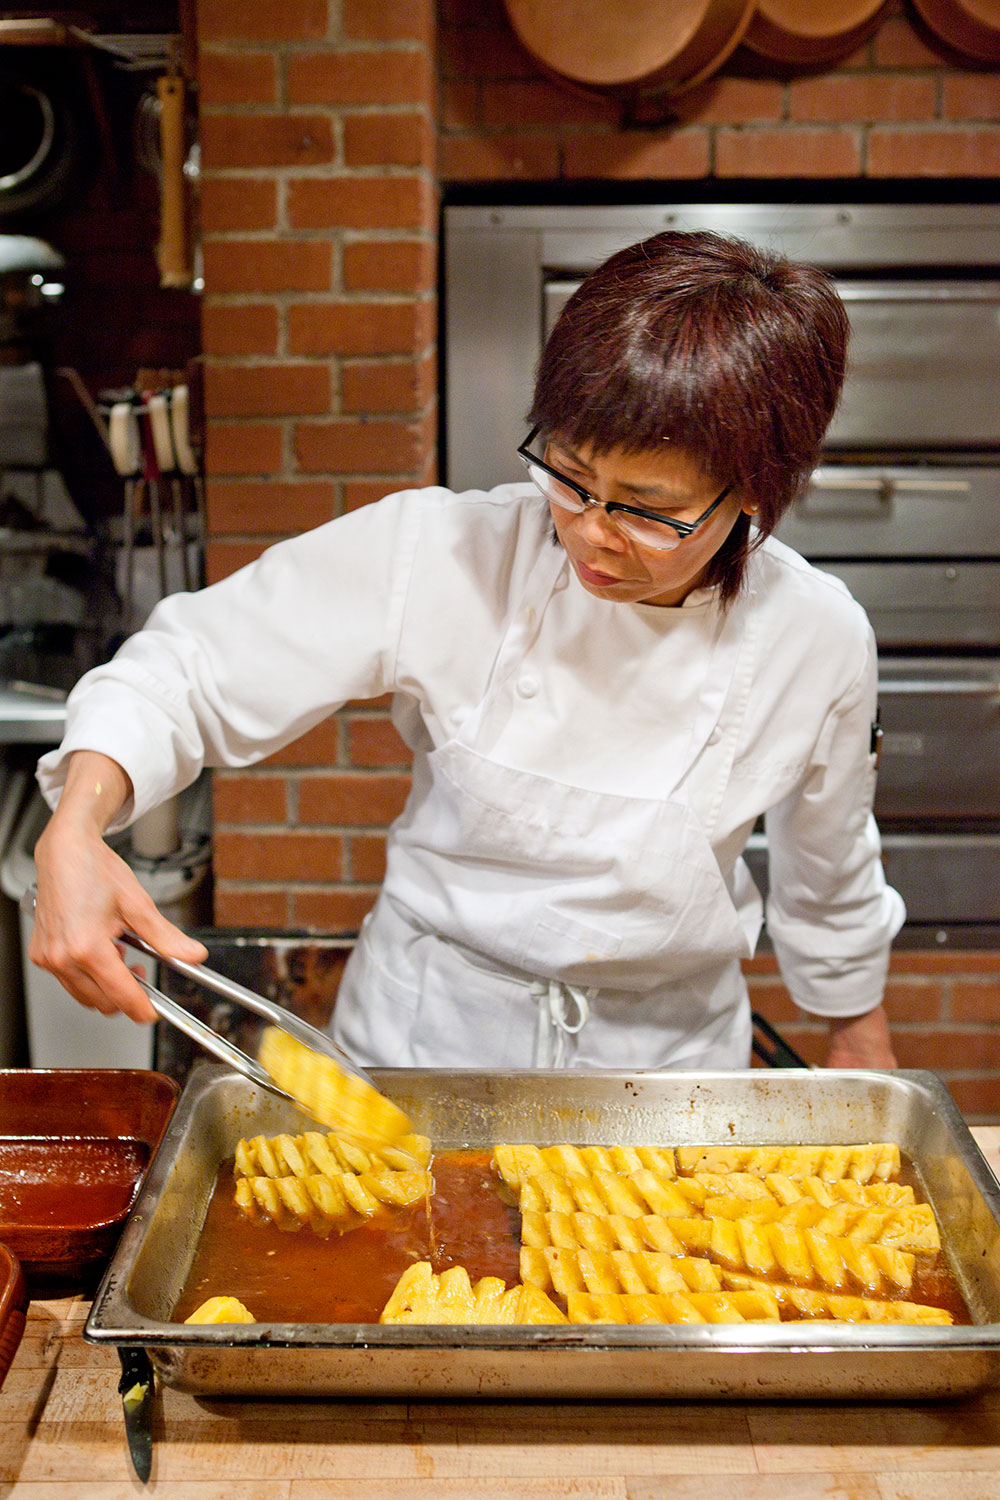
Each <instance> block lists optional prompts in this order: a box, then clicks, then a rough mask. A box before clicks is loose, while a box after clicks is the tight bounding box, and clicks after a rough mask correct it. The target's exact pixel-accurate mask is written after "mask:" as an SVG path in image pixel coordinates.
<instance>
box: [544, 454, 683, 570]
mask: <svg viewBox="0 0 1000 1500" xmlns="http://www.w3.org/2000/svg"><path fill="white" fill-rule="evenodd" d="M526 466H527V470H528V473H529V474H530V476H531V478H532V480H533V481H534V484H535V486H536V488H537V489H539V490H541V492H542V494H543V495H544V496H545V498H546V500H548V501H549V502H550V504H552V505H558V507H559V509H560V510H566V511H570V512H571V513H572V514H573V515H576V516H578V515H580V514H581V513H582V512H583V511H584V510H586V509H587V507H586V505H585V504H584V502H583V501H582V500H581V499H580V497H579V495H578V494H577V493H576V491H575V490H572V489H570V487H569V485H567V484H562V483H560V481H559V480H558V479H557V478H556V477H555V475H554V474H550V473H549V472H548V470H546V469H542V468H540V467H539V466H538V465H537V464H533V463H531V462H530V461H526ZM604 514H605V516H606V517H607V519H608V520H609V521H610V522H611V523H612V525H613V526H615V527H617V529H618V530H619V531H623V532H624V533H625V535H626V536H630V537H631V538H632V540H633V541H635V542H641V543H642V545H643V546H644V547H652V548H654V549H655V550H656V551H657V552H672V551H673V549H674V548H675V547H678V546H679V545H680V543H681V540H682V538H681V536H680V535H679V533H678V532H676V531H674V529H673V528H672V527H671V526H669V525H665V524H664V523H663V522H660V521H646V520H644V519H643V518H642V516H631V515H629V514H628V512H627V511H620V510H613V511H605V512H604Z"/></svg>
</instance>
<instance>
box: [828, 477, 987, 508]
mask: <svg viewBox="0 0 1000 1500" xmlns="http://www.w3.org/2000/svg"><path fill="white" fill-rule="evenodd" d="M809 485H810V488H811V489H816V490H843V491H844V492H845V494H850V493H851V491H853V490H857V491H858V493H859V494H860V493H864V494H869V493H873V494H876V495H878V497H879V499H880V500H882V501H883V502H888V501H889V500H891V499H892V497H893V495H894V494H897V493H899V492H903V493H905V492H906V491H911V492H913V493H914V494H935V495H967V494H968V493H969V491H970V489H971V488H972V486H971V485H970V484H969V481H968V480H967V479H934V478H932V477H931V476H929V475H926V476H925V475H921V476H920V477H919V478H916V477H912V476H910V475H899V474H871V475H868V474H851V475H850V476H849V477H848V476H847V475H844V474H838V473H837V472H836V470H830V469H816V470H814V471H813V475H812V478H811V479H810V480H809Z"/></svg>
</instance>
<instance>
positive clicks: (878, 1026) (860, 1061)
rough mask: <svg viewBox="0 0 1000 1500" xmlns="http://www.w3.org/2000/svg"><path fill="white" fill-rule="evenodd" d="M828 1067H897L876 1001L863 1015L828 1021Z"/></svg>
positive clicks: (883, 1012)
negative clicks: (874, 1005)
mask: <svg viewBox="0 0 1000 1500" xmlns="http://www.w3.org/2000/svg"><path fill="white" fill-rule="evenodd" d="M826 1066H827V1067H828V1068H895V1067H898V1063H897V1062H896V1056H895V1053H894V1052H893V1050H892V1039H891V1037H890V1035H889V1021H888V1017H887V1016H886V1013H885V1007H884V1006H882V1005H877V1006H876V1007H875V1009H874V1010H869V1011H866V1012H865V1014H864V1015H863V1016H847V1017H844V1018H842V1019H840V1020H831V1021H830V1048H829V1052H828V1054H827V1059H826Z"/></svg>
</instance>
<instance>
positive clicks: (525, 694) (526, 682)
mask: <svg viewBox="0 0 1000 1500" xmlns="http://www.w3.org/2000/svg"><path fill="white" fill-rule="evenodd" d="M540 687H541V683H540V682H539V681H538V678H537V677H532V676H531V675H530V674H529V673H527V672H526V673H525V674H524V676H523V677H519V678H518V679H517V695H518V697H519V698H534V697H535V695H536V693H537V692H538V689H539V688H540Z"/></svg>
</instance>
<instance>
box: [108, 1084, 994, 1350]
mask: <svg viewBox="0 0 1000 1500" xmlns="http://www.w3.org/2000/svg"><path fill="white" fill-rule="evenodd" d="M437 1074H440V1075H441V1077H447V1078H449V1079H452V1078H457V1079H461V1077H462V1076H463V1075H465V1076H467V1077H469V1078H473V1077H475V1078H483V1077H489V1078H490V1079H491V1080H494V1081H496V1082H500V1081H502V1080H511V1079H522V1080H526V1079H535V1080H537V1079H538V1078H540V1077H542V1076H544V1072H543V1070H539V1069H523V1070H520V1069H508V1070H503V1071H495V1072H491V1071H489V1070H486V1069H482V1068H446V1069H444V1068H442V1069H431V1068H383V1069H373V1070H372V1076H373V1078H374V1079H375V1081H376V1082H381V1083H382V1084H383V1086H385V1088H386V1090H387V1092H388V1093H390V1095H391V1094H392V1092H393V1090H392V1081H393V1080H394V1079H396V1080H399V1081H400V1082H402V1081H404V1080H405V1079H407V1078H411V1079H412V1078H416V1077H420V1078H425V1077H427V1076H428V1075H431V1076H434V1075H437ZM780 1074H781V1076H782V1078H785V1079H792V1078H796V1077H798V1078H801V1079H807V1080H810V1081H812V1082H815V1079H816V1076H817V1075H816V1071H815V1070H813V1069H802V1068H787V1069H781V1070H780ZM226 1076H228V1077H230V1078H235V1077H236V1075H235V1074H233V1073H232V1072H231V1070H229V1069H226V1068H225V1067H223V1066H222V1065H220V1064H215V1063H199V1064H198V1065H197V1067H196V1068H195V1070H194V1071H193V1072H192V1074H191V1075H190V1077H189V1079H188V1082H187V1085H186V1086H185V1089H184V1091H183V1092H182V1094H181V1098H180V1100H179V1102H178V1104H177V1106H176V1108H175V1110H174V1112H173V1115H172V1117H171V1119H170V1121H169V1123H168V1125H167V1128H166V1131H165V1132H164V1135H163V1137H162V1139H161V1141H160V1146H159V1149H158V1150H157V1152H156V1155H155V1156H154V1158H153V1161H152V1163H151V1165H150V1167H149V1168H148V1170H147V1173H146V1177H145V1179H144V1181H143V1184H142V1187H141V1189H140V1192H139V1195H138V1197H137V1198H136V1199H135V1201H134V1203H133V1205H132V1208H131V1210H130V1212H129V1215H128V1218H127V1219H126V1223H125V1227H124V1229H123V1231H122V1235H121V1237H120V1239H119V1241H118V1244H117V1247H116V1249H115V1251H114V1254H113V1255H112V1258H111V1261H110V1263H109V1265H108V1267H107V1269H106V1271H105V1273H104V1275H103V1277H102V1279H101V1282H100V1284H99V1286H98V1288H97V1291H96V1293H95V1294H94V1299H93V1302H92V1304H91V1309H90V1312H89V1314H88V1317H87V1320H86V1323H85V1325H84V1330H83V1336H84V1338H85V1339H86V1340H87V1341H88V1342H90V1343H95V1344H99V1343H110V1344H113V1345H121V1346H133V1347H142V1348H147V1349H155V1348H167V1347H171V1348H177V1349H179V1350H180V1349H185V1348H187V1349H192V1350H194V1349H199V1350H202V1351H203V1352H208V1351H210V1350H216V1349H219V1350H221V1349H243V1350H248V1349H249V1350H252V1349H268V1348H273V1349H338V1350H349V1349H359V1350H363V1349H369V1350H415V1349H417V1350H419V1349H426V1350H434V1349H441V1350H448V1349H456V1350H458V1349H468V1350H476V1351H491V1350H497V1351H500V1350H510V1351H517V1352H525V1351H530V1350H539V1351H541V1350H584V1351H592V1352H599V1351H601V1350H611V1349H625V1350H627V1349H637V1350H662V1351H682V1350H693V1349H710V1350H712V1351H726V1352H740V1351H743V1352H753V1351H757V1352H761V1353H763V1352H765V1351H770V1350H786V1351H801V1352H803V1353H805V1354H810V1355H815V1354H822V1353H830V1352H835V1351H837V1350H843V1351H862V1350H863V1351H864V1352H865V1353H866V1354H869V1353H870V1354H878V1353H885V1352H892V1351H895V1352H897V1353H898V1352H900V1351H904V1352H905V1351H907V1350H911V1351H912V1350H918V1349H919V1350H926V1351H928V1352H930V1351H937V1352H940V1353H960V1352H961V1353H968V1352H974V1351H979V1352H984V1353H985V1352H992V1351H995V1350H996V1349H997V1348H1000V1322H996V1323H975V1324H961V1325H958V1326H955V1325H951V1326H948V1325H903V1324H885V1323H864V1324H861V1323H853V1324H837V1323H826V1322H822V1321H819V1320H817V1321H810V1320H806V1319H802V1320H799V1321H797V1322H794V1323H781V1324H764V1323H760V1324H757V1323H746V1324H731V1323H729V1324H721V1323H715V1324H690V1323H684V1324H643V1325H638V1326H636V1325H620V1324H611V1323H594V1324H572V1325H566V1324H546V1325H541V1326H538V1327H531V1326H530V1325H524V1326H518V1327H517V1330H516V1332H515V1330H514V1326H513V1325H506V1326H497V1325H492V1326H491V1325H483V1324H477V1325H471V1326H468V1327H465V1326H463V1325H460V1324H409V1325H396V1326H392V1325H386V1324H381V1323H276V1322H271V1323H253V1324H237V1325H232V1324H231V1325H228V1326H227V1325H225V1324H219V1325H211V1324H193V1325H188V1324H185V1323H173V1322H168V1321H164V1320H160V1319H155V1318H148V1317H146V1316H144V1315H143V1314H141V1313H139V1312H137V1311H136V1310H135V1309H134V1308H132V1307H131V1305H130V1304H129V1303H128V1302H127V1300H126V1296H125V1284H126V1282H127V1275H124V1274H123V1272H122V1266H123V1265H127V1266H129V1267H131V1264H132V1261H133V1259H134V1254H135V1252H137V1251H138V1249H139V1248H140V1246H141V1243H142V1240H143V1237H144V1235H145V1233H146V1229H147V1227H148V1222H149V1219H150V1218H151V1216H152V1213H153V1211H154V1210H155V1208H156V1206H157V1203H158V1201H159V1195H160V1193H161V1191H162V1188H163V1186H164V1185H165V1182H166V1180H167V1178H168V1176H169V1173H170V1171H171V1170H172V1168H173V1165H174V1158H173V1154H172V1150H171V1148H172V1146H173V1144H174V1140H175V1138H182V1137H183V1135H184V1133H185V1130H186V1129H187V1124H188V1120H189V1117H190V1116H191V1115H193V1114H194V1111H195V1110H196V1108H197V1107H198V1104H199V1101H200V1099H201V1097H202V1095H203V1094H204V1093H205V1092H207V1091H208V1089H209V1088H211V1087H212V1086H213V1085H215V1084H216V1083H217V1082H219V1081H220V1080H221V1079H222V1078H223V1077H226ZM549 1076H551V1077H555V1078H565V1077H566V1074H565V1072H563V1071H562V1070H554V1071H553V1073H552V1074H550V1075H549ZM582 1076H585V1077H586V1078H588V1079H595V1080H600V1081H604V1082H616V1081H617V1082H621V1083H622V1084H623V1085H624V1084H626V1083H628V1081H629V1080H634V1081H636V1082H642V1083H655V1082H656V1081H658V1080H669V1082H670V1083H671V1085H672V1086H675V1087H681V1086H682V1085H683V1084H684V1083H685V1082H690V1083H691V1084H692V1085H696V1084H700V1083H704V1082H706V1081H717V1080H720V1079H723V1080H727V1081H728V1080H732V1079H746V1080H750V1079H753V1080H754V1081H756V1082H759V1081H760V1080H761V1078H762V1076H763V1077H766V1076H767V1075H766V1074H762V1070H761V1069H759V1068H747V1069H733V1070H704V1071H697V1072H695V1071H683V1072H682V1071H679V1070H678V1071H675V1070H653V1069H649V1070H643V1069H635V1068H631V1069H601V1070H596V1069H595V1070H588V1071H587V1073H586V1074H585V1075H582ZM821 1076H822V1077H823V1078H825V1079H827V1080H829V1081H830V1082H831V1083H833V1082H835V1081H836V1080H837V1079H842V1078H849V1079H851V1080H852V1081H854V1082H858V1081H863V1080H864V1079H865V1078H870V1079H878V1080H883V1081H884V1080H891V1081H894V1082H897V1083H900V1084H903V1085H909V1086H910V1087H911V1088H917V1089H923V1090H924V1091H926V1092H928V1093H929V1094H930V1095H931V1096H932V1098H933V1106H934V1109H935V1111H936V1112H938V1113H940V1114H941V1115H943V1116H944V1117H945V1123H946V1125H947V1127H948V1129H949V1131H950V1133H951V1135H952V1136H953V1138H954V1142H955V1145H956V1148H957V1150H958V1152H959V1154H960V1156H961V1158H962V1160H963V1163H964V1165H965V1167H966V1168H967V1170H968V1172H969V1175H970V1177H971V1178H972V1181H973V1184H974V1186H975V1188H976V1189H977V1191H978V1192H979V1194H980V1196H981V1197H982V1199H983V1200H984V1202H985V1204H986V1206H987V1208H988V1210H989V1212H990V1215H991V1217H992V1219H993V1221H994V1224H995V1225H996V1228H997V1233H998V1235H1000V1181H998V1180H997V1178H996V1177H995V1176H994V1174H993V1172H992V1171H991V1169H990V1167H989V1164H988V1162H987V1161H986V1158H985V1157H984V1156H983V1153H982V1152H981V1151H980V1149H979V1147H978V1146H977V1144H976V1142H975V1140H974V1138H973V1136H972V1135H971V1133H970V1131H969V1128H968V1126H967V1125H966V1123H965V1121H964V1119H963V1118H962V1116H961V1114H960V1113H959V1110H958V1107H957V1105H956V1104H955V1102H954V1100H953V1099H952V1097H951V1095H950V1094H949V1092H948V1090H947V1088H946V1087H945V1085H944V1083H943V1082H942V1080H941V1079H940V1077H939V1076H938V1074H936V1073H934V1072H931V1071H930V1070H925V1069H903V1068H899V1069H893V1070H891V1071H890V1070H876V1069H846V1068H845V1069H827V1068H824V1069H823V1070H822V1075H821ZM247 1087H248V1089H249V1090H250V1091H251V1092H252V1093H260V1092H261V1091H259V1090H256V1089H255V1086H254V1085H252V1084H248V1085H247ZM699 1144H704V1145H711V1144H719V1145H728V1144H732V1141H731V1140H724V1139H722V1140H719V1141H718V1142H712V1141H707V1140H705V1141H699ZM445 1149H447V1148H445ZM126 1310H127V1313H128V1318H127V1320H126V1318H125V1316H124V1314H125V1312H126ZM737 1330H738V1331H737ZM807 1332H809V1333H814V1335H815V1336H814V1337H812V1338H810V1337H806V1336H805V1335H806V1333H807Z"/></svg>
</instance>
